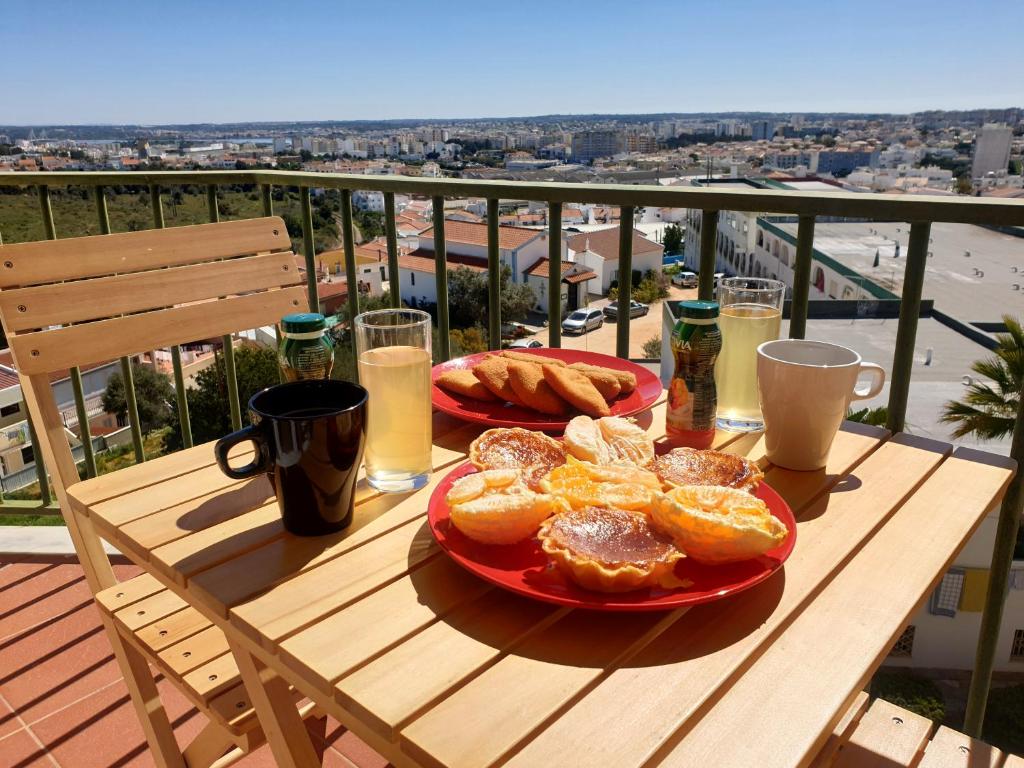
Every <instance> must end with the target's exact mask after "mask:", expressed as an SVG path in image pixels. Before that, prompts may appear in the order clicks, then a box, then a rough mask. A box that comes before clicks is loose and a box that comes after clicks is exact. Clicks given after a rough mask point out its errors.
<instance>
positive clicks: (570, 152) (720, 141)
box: [0, 107, 1024, 196]
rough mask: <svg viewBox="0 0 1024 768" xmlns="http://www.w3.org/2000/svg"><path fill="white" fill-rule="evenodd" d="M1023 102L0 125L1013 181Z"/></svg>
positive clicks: (61, 160) (82, 156)
mask: <svg viewBox="0 0 1024 768" xmlns="http://www.w3.org/2000/svg"><path fill="white" fill-rule="evenodd" d="M1022 117H1024V110H1022V109H1021V108H1020V107H1012V108H1006V109H978V110H971V111H941V110H935V111H928V112H918V113H914V114H908V115H892V114H820V113H795V114H765V113H724V114H689V115H687V114H662V115H577V116H570V115H551V116H541V117H534V118H502V119H476V120H452V121H441V120H430V121H414V120H395V121H379V122H372V121H358V122H356V121H353V122H338V121H324V122H320V123H234V124H226V125H207V124H201V125H167V126H140V125H126V126H35V127H26V126H3V125H0V171H33V170H48V171H53V170H106V169H114V170H134V169H141V168H147V169H151V170H164V169H166V170H175V169H197V168H217V169H248V168H283V169H300V168H301V169H302V170H308V171H323V172H340V173H367V174H375V173H377V174H389V173H394V174H404V175H417V176H447V177H458V178H471V179H523V180H551V181H572V182H584V183H585V182H588V181H609V180H614V181H616V182H618V183H631V182H632V183H649V182H651V181H652V180H658V179H671V178H672V177H674V176H678V175H680V174H684V175H685V174H694V173H705V174H712V175H719V174H726V175H729V176H732V177H735V176H747V175H752V174H755V175H772V174H780V173H781V174H786V175H788V176H794V177H797V178H805V177H816V178H822V179H826V180H834V181H835V182H836V183H837V184H838V185H840V186H841V187H843V188H846V189H853V190H857V191H873V192H887V193H905V194H914V193H918V192H925V193H928V194H954V193H960V194H979V193H980V194H982V195H988V194H994V195H1010V196H1012V195H1014V194H1015V192H1014V190H1018V191H1019V190H1020V189H1021V188H1022V182H1021V165H1020V162H1021V161H1020V152H1021V145H1022V142H1024V138H1022V134H1024V126H1022V122H1021V121H1022Z"/></svg>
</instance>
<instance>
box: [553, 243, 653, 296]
mask: <svg viewBox="0 0 1024 768" xmlns="http://www.w3.org/2000/svg"><path fill="white" fill-rule="evenodd" d="M569 250H571V251H572V252H573V253H574V254H575V256H574V260H575V261H578V262H581V263H583V264H586V265H587V266H588V267H589V268H590V269H592V270H594V272H596V273H597V275H598V277H600V282H599V283H596V284H592V287H591V291H594V292H597V290H598V289H599V290H600V293H601V294H602V295H603V294H606V293H608V289H609V288H610V287H611V284H612V282H614V281H617V280H618V279H619V227H609V228H608V229H599V230H597V231H595V232H580V233H579V234H577V235H572V236H571V237H570V238H569ZM664 250H665V249H664V247H662V246H661V245H660V244H659V243H656V242H654V241H653V240H648V239H647V238H646V237H644V236H643V234H642V233H641V232H640V230H638V229H634V230H633V271H634V272H639V273H640V274H641V275H643V274H644V273H646V272H648V271H657V270H660V269H661V268H662V261H661V256H662V253H663V252H664Z"/></svg>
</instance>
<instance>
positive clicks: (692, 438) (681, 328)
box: [666, 301, 722, 448]
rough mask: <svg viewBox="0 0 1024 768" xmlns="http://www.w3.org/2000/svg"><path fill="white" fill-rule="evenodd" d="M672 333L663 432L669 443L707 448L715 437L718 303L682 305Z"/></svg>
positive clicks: (719, 332) (719, 344)
mask: <svg viewBox="0 0 1024 768" xmlns="http://www.w3.org/2000/svg"><path fill="white" fill-rule="evenodd" d="M680 309H681V311H682V317H681V319H680V320H679V322H678V323H676V327H675V328H674V329H673V331H672V354H673V355H674V356H675V359H676V370H675V373H673V374H672V381H671V382H670V383H669V386H668V416H667V424H666V432H668V436H669V438H670V439H671V440H672V442H674V443H676V444H678V445H686V446H690V447H691V448H707V447H709V446H710V445H711V442H712V440H714V437H715V412H716V410H717V406H718V397H717V394H716V392H715V360H716V359H717V358H718V353H719V352H720V351H721V349H722V332H721V331H720V330H719V329H718V302H716V301H684V302H682V303H681V304H680Z"/></svg>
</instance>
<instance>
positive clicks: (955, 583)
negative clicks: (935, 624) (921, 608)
mask: <svg viewBox="0 0 1024 768" xmlns="http://www.w3.org/2000/svg"><path fill="white" fill-rule="evenodd" d="M963 588H964V570H963V569H962V568H952V569H950V570H949V571H947V572H946V575H945V576H943V577H942V581H940V582H939V586H938V587H936V588H935V591H934V592H932V597H931V600H929V601H928V612H929V613H932V614H935V615H936V616H956V610H957V608H958V607H959V605H960V593H961V592H962V591H963Z"/></svg>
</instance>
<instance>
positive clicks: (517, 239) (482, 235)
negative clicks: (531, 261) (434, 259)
mask: <svg viewBox="0 0 1024 768" xmlns="http://www.w3.org/2000/svg"><path fill="white" fill-rule="evenodd" d="M540 234H541V233H540V232H539V231H538V230H536V229H524V228H523V227H504V226H499V227H498V247H499V248H501V249H502V250H507V251H514V250H515V249H517V248H521V247H522V246H524V245H526V243H528V242H530V241H531V240H533V239H534V238H536V237H538V236H539V235H540ZM420 237H421V238H424V239H429V240H433V239H434V228H433V227H430V228H429V229H426V230H424V231H423V232H420ZM444 239H445V242H448V243H467V244H469V245H482V246H484V247H486V246H487V225H486V224H475V223H472V222H469V221H455V220H453V219H445V222H444Z"/></svg>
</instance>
